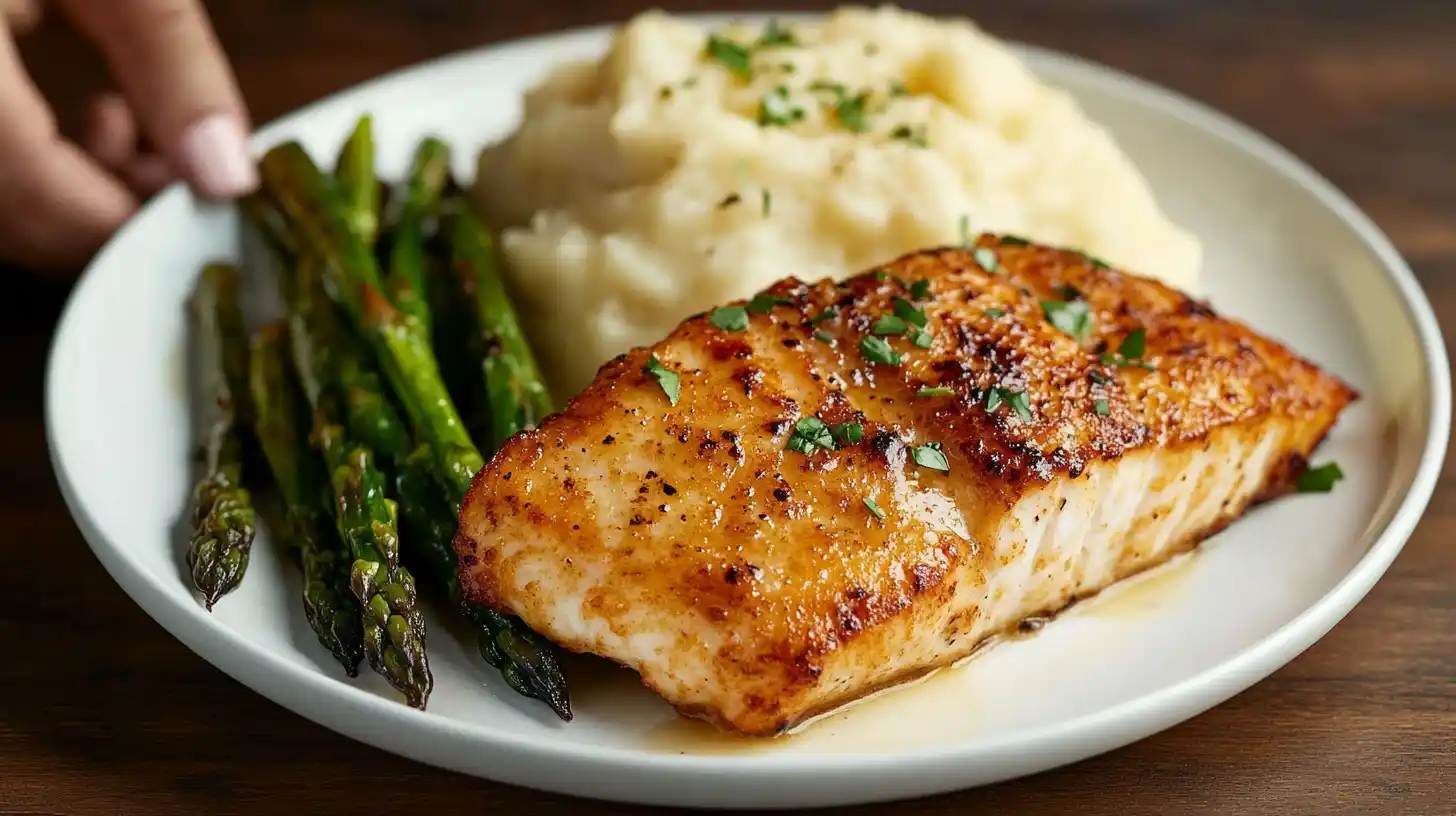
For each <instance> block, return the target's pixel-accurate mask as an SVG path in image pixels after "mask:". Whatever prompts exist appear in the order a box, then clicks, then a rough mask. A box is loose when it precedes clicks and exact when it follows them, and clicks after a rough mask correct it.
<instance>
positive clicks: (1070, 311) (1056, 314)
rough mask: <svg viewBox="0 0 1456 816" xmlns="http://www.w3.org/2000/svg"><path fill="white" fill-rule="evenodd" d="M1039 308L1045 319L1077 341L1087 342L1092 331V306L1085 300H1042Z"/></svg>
mask: <svg viewBox="0 0 1456 816" xmlns="http://www.w3.org/2000/svg"><path fill="white" fill-rule="evenodd" d="M1041 310H1042V312H1043V313H1044V314H1045V315H1046V318H1047V321H1048V322H1049V323H1051V324H1052V325H1053V326H1056V327H1057V328H1058V329H1061V330H1062V331H1064V332H1066V333H1067V334H1069V335H1071V336H1072V339H1074V340H1076V341H1077V342H1078V343H1085V342H1087V336H1088V335H1090V334H1091V333H1092V323H1093V317H1092V307H1091V306H1090V305H1089V304H1088V303H1087V301H1085V300H1067V301H1061V300H1043V301H1042V302H1041Z"/></svg>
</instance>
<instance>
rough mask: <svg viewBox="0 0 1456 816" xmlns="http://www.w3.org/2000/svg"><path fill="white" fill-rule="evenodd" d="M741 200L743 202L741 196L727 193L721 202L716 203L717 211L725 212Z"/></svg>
mask: <svg viewBox="0 0 1456 816" xmlns="http://www.w3.org/2000/svg"><path fill="white" fill-rule="evenodd" d="M742 200H743V196H741V195H739V194H737V193H729V194H728V195H726V196H723V200H722V201H719V202H718V209H720V210H726V209H728V208H729V207H731V206H733V205H734V204H737V203H738V202H740V201H742Z"/></svg>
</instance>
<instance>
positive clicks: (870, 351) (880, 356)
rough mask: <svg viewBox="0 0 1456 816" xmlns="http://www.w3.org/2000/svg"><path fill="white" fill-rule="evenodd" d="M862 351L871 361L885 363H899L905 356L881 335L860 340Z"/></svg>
mask: <svg viewBox="0 0 1456 816" xmlns="http://www.w3.org/2000/svg"><path fill="white" fill-rule="evenodd" d="M859 350H860V353H861V354H863V355H864V356H865V359H866V360H869V361H870V362H871V363H882V364H884V365H899V364H900V363H902V362H904V360H905V358H904V357H903V356H901V355H900V354H898V353H897V352H896V351H895V350H894V349H892V348H890V344H889V343H887V342H885V340H884V339H883V338H880V337H874V336H869V337H863V338H861V339H860V341H859Z"/></svg>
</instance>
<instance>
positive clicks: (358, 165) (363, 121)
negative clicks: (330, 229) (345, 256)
mask: <svg viewBox="0 0 1456 816" xmlns="http://www.w3.org/2000/svg"><path fill="white" fill-rule="evenodd" d="M334 174H335V175H336V176H337V177H338V179H339V186H340V188H341V193H342V197H343V203H344V216H345V218H347V219H348V222H349V228H350V229H352V230H353V231H354V234H355V235H357V236H358V237H359V240H361V241H363V242H364V243H365V244H366V245H367V246H371V247H372V246H374V242H375V241H376V240H377V239H378V238H379V220H380V219H379V211H380V192H379V179H378V178H377V177H376V176H375V173H374V118H373V117H372V116H370V115H369V114H365V115H363V116H361V117H359V120H358V121H357V122H356V123H355V124H354V130H353V132H351V133H350V134H349V138H348V140H347V141H345V142H344V148H343V150H341V151H340V152H339V162H338V166H337V167H336V168H335V171H334Z"/></svg>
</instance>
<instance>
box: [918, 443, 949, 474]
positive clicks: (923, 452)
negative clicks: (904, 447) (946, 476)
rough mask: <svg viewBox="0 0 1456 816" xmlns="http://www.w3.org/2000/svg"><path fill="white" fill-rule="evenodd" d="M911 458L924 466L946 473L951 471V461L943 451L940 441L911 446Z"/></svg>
mask: <svg viewBox="0 0 1456 816" xmlns="http://www.w3.org/2000/svg"><path fill="white" fill-rule="evenodd" d="M910 459H911V460H913V461H914V462H915V464H917V465H919V466H921V467H923V468H930V469H931V470H939V471H942V472H945V473H949V472H950V461H949V460H947V459H946V458H945V454H944V453H943V452H941V450H940V443H939V442H931V443H929V444H926V445H921V446H919V447H915V448H911V449H910Z"/></svg>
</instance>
